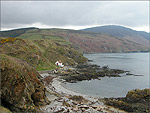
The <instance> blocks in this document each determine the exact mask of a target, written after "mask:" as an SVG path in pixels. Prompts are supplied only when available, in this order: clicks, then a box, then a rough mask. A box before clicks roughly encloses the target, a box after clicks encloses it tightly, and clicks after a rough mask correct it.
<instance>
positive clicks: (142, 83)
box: [64, 53, 150, 98]
mask: <svg viewBox="0 0 150 113" xmlns="http://www.w3.org/2000/svg"><path fill="white" fill-rule="evenodd" d="M84 56H85V57H86V58H88V59H89V60H92V61H93V62H91V63H92V64H97V65H99V66H100V67H103V66H107V65H108V66H109V68H112V69H123V70H126V71H130V72H131V73H133V74H135V75H143V76H133V75H132V76H131V75H126V76H122V77H111V78H109V77H101V80H98V79H95V80H89V81H87V80H86V81H81V82H77V83H66V84H64V87H66V88H67V89H69V90H72V91H74V92H77V93H81V94H85V95H88V96H92V97H97V98H110V97H125V96H126V94H127V92H128V91H130V90H134V89H145V88H150V85H149V84H150V78H149V75H150V72H149V70H150V63H149V60H150V53H99V54H84Z"/></svg>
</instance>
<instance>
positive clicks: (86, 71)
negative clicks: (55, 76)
mask: <svg viewBox="0 0 150 113" xmlns="http://www.w3.org/2000/svg"><path fill="white" fill-rule="evenodd" d="M126 72H127V71H124V70H119V69H110V68H109V67H108V66H104V67H102V68H101V67H100V66H97V65H94V64H81V65H78V66H77V67H76V68H75V69H73V70H71V69H67V70H63V71H60V72H59V75H60V76H61V77H62V78H63V79H65V80H66V81H67V82H77V81H82V80H91V79H100V78H99V77H105V76H107V77H121V75H120V74H128V73H126Z"/></svg>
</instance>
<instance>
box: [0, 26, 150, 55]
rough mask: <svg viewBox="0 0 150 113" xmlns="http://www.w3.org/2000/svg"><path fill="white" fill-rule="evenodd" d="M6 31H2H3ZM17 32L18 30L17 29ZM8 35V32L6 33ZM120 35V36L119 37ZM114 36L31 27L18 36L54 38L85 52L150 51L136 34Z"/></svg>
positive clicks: (144, 41) (37, 38)
mask: <svg viewBox="0 0 150 113" xmlns="http://www.w3.org/2000/svg"><path fill="white" fill-rule="evenodd" d="M3 32H4V31H2V33H3ZM16 32H17V30H16ZM122 32H123V31H122ZM6 35H7V34H6ZM119 36H120V37H119ZM119 36H112V35H110V34H107V33H95V32H87V31H82V30H69V29H38V28H36V29H31V30H27V31H25V33H22V34H20V35H19V36H17V38H21V39H31V40H41V39H46V40H52V41H56V43H57V44H58V45H60V43H61V44H69V45H71V46H72V47H73V48H75V49H76V50H79V51H82V52H84V53H115V52H139V51H149V44H148V40H147V39H145V38H143V37H141V36H140V35H138V36H137V35H136V36H131V35H130V36H129V35H128V36H125V35H123V36H124V37H123V36H122V37H123V38H121V34H120V35H119Z"/></svg>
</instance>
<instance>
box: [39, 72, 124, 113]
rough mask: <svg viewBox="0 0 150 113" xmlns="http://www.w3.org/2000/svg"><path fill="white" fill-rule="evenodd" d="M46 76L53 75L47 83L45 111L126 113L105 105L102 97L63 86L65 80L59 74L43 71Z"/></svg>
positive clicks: (46, 112)
mask: <svg viewBox="0 0 150 113" xmlns="http://www.w3.org/2000/svg"><path fill="white" fill-rule="evenodd" d="M41 76H42V77H43V79H44V78H46V77H47V78H48V77H53V79H52V81H51V82H50V83H49V84H45V86H46V89H47V93H46V95H47V97H48V99H49V101H50V104H49V105H46V106H43V107H42V108H41V111H43V112H44V113H59V112H60V113H65V112H70V113H77V112H78V113H83V112H84V113H114V112H115V113H126V112H125V111H122V110H119V109H117V108H114V107H110V106H107V105H104V103H103V101H102V100H101V99H100V98H94V97H89V96H87V95H83V94H80V93H77V92H74V91H71V90H69V89H67V88H65V87H64V86H63V84H64V83H65V81H64V80H62V79H60V78H59V76H57V74H48V73H47V72H45V73H42V74H41Z"/></svg>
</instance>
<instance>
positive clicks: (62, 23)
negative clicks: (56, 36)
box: [1, 1, 149, 32]
mask: <svg viewBox="0 0 150 113" xmlns="http://www.w3.org/2000/svg"><path fill="white" fill-rule="evenodd" d="M103 25H122V26H125V27H129V28H132V29H134V30H139V31H147V32H149V1H143V2H142V1H132V2H131V1H124V2H123V1H95V2H93V1H24V2H23V1H21V2H19V1H1V30H9V29H15V28H23V27H38V28H65V29H76V30H78V29H84V28H88V27H95V26H103Z"/></svg>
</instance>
